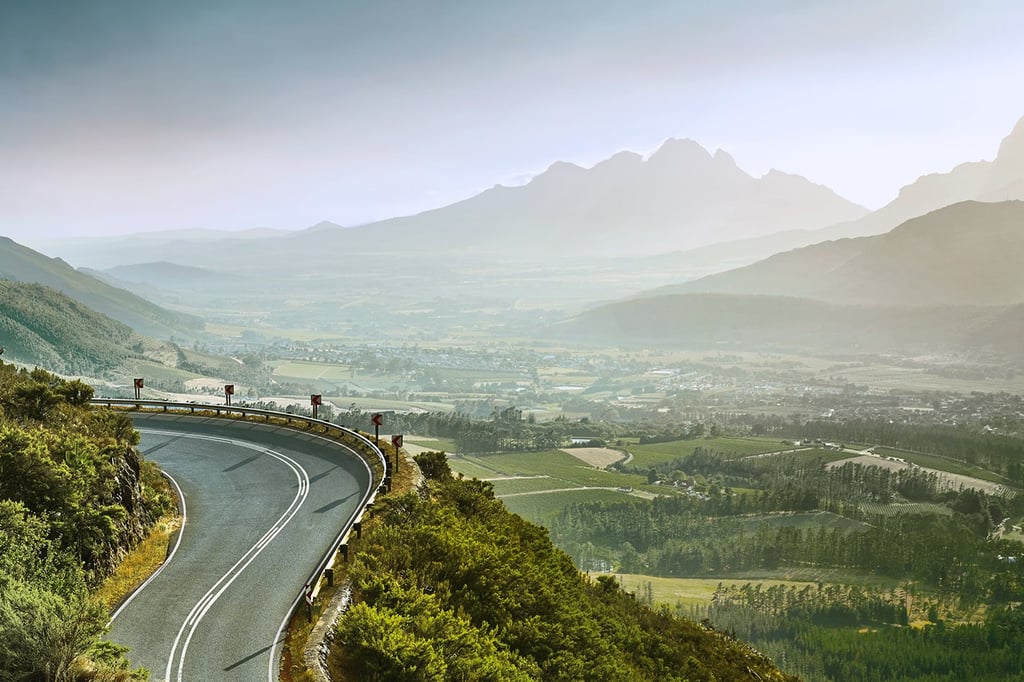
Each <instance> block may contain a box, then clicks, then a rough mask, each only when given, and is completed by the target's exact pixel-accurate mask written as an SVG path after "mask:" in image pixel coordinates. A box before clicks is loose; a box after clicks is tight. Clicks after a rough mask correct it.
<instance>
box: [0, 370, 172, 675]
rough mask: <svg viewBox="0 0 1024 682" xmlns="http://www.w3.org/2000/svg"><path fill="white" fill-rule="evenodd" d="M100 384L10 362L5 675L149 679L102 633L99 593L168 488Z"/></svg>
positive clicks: (3, 462)
mask: <svg viewBox="0 0 1024 682" xmlns="http://www.w3.org/2000/svg"><path fill="white" fill-rule="evenodd" d="M91 398H92V388H91V387H89V386H87V385H86V384H83V383H82V382H80V381H65V380H62V379H59V378H57V377H56V376H54V375H52V374H49V373H48V372H45V371H43V370H39V369H37V370H33V371H31V372H28V371H26V370H20V371H19V370H17V369H16V368H15V367H14V366H13V365H11V364H5V363H3V362H0V679H3V680H53V681H56V682H74V681H78V680H100V679H102V680H108V681H109V682H119V681H121V680H129V679H145V677H146V675H145V672H144V671H130V670H128V667H127V665H128V664H127V661H126V660H125V659H124V657H123V651H122V650H121V649H120V648H119V647H116V646H114V645H112V644H110V643H107V642H103V641H101V640H100V636H101V635H102V634H103V633H104V631H105V629H106V626H105V624H106V621H107V613H106V610H105V609H104V608H103V607H102V606H101V605H100V604H99V603H98V602H96V601H95V600H94V599H93V598H92V597H91V596H90V590H91V589H92V588H95V587H96V586H97V585H98V584H99V582H100V581H101V580H102V579H103V578H104V577H106V576H107V575H109V573H110V572H111V571H112V570H113V567H114V566H115V565H116V564H117V562H118V561H119V560H120V558H121V557H122V556H123V555H124V553H125V552H126V551H127V550H128V549H130V548H131V547H133V546H134V545H136V544H137V543H138V542H139V541H140V540H141V539H142V537H143V535H144V534H145V532H146V528H147V527H148V526H150V525H151V524H152V523H153V522H154V520H155V519H156V518H158V517H159V516H160V515H161V514H163V513H165V512H166V511H167V510H168V509H169V508H170V497H169V490H168V488H167V484H166V482H164V481H163V479H162V478H161V476H160V475H159V473H158V471H157V470H156V468H155V467H154V466H153V465H152V464H150V463H148V462H145V461H143V460H142V459H141V458H140V457H139V455H138V453H137V452H136V450H135V448H134V446H135V445H136V444H137V443H138V433H136V431H135V430H134V428H133V427H132V422H131V418H130V417H128V416H127V415H125V414H123V413H119V412H113V411H110V410H104V409H99V408H91V407H90V406H89V404H88V401H89V400H90V399H91Z"/></svg>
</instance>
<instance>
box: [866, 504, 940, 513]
mask: <svg viewBox="0 0 1024 682" xmlns="http://www.w3.org/2000/svg"><path fill="white" fill-rule="evenodd" d="M860 508H861V511H864V512H867V513H868V514H878V515H880V516H898V515H900V514H942V515H943V516H951V515H952V514H953V510H952V509H950V508H949V507H947V506H946V505H944V504H932V503H930V502H904V503H900V504H882V503H880V502H861V504H860Z"/></svg>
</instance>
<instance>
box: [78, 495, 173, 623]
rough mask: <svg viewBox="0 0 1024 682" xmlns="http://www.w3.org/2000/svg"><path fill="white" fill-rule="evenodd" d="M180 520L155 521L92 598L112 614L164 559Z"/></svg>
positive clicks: (163, 519)
mask: <svg viewBox="0 0 1024 682" xmlns="http://www.w3.org/2000/svg"><path fill="white" fill-rule="evenodd" d="M180 524H181V520H180V519H179V518H178V516H177V515H176V514H174V515H168V516H165V517H163V518H161V519H160V520H159V521H157V522H156V523H155V524H154V525H153V528H152V529H151V530H150V531H149V534H148V535H147V536H146V537H145V538H143V540H142V542H140V543H139V544H138V546H137V547H135V549H133V550H132V551H131V552H130V553H129V554H128V556H126V557H125V558H124V559H123V560H122V561H121V563H120V564H118V566H117V568H116V569H115V570H114V573H113V575H111V576H110V577H109V578H107V579H106V580H104V581H103V584H102V585H100V587H99V589H98V590H96V593H95V596H96V598H97V599H99V600H100V601H101V602H102V603H103V605H104V606H105V607H106V608H107V610H108V611H113V610H114V609H115V608H117V606H118V605H119V604H120V603H121V602H122V601H124V600H125V599H126V598H127V597H128V595H130V594H131V593H132V592H133V591H134V590H135V589H136V588H137V587H138V586H139V585H141V584H142V583H143V582H144V581H145V580H146V579H147V578H148V577H149V576H151V575H152V574H153V572H154V571H156V570H157V569H158V568H160V565H161V564H163V562H164V560H165V559H166V558H167V551H168V547H169V546H170V542H171V538H173V537H174V532H175V531H176V530H177V529H178V528H179V526H180Z"/></svg>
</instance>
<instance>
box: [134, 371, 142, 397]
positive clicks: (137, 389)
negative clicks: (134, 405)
mask: <svg viewBox="0 0 1024 682" xmlns="http://www.w3.org/2000/svg"><path fill="white" fill-rule="evenodd" d="M141 393H142V378H141V377H140V378H138V379H136V380H135V399H136V400H138V399H139V396H140V395H141Z"/></svg>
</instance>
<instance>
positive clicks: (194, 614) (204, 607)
mask: <svg viewBox="0 0 1024 682" xmlns="http://www.w3.org/2000/svg"><path fill="white" fill-rule="evenodd" d="M146 432H147V433H154V434H161V435H176V436H184V437H185V438H196V439H199V440H209V441H215V442H224V443H229V444H232V445H235V446H238V447H241V448H246V449H249V450H255V451H257V452H261V453H263V454H268V455H270V456H272V457H274V458H275V459H277V460H278V461H281V462H283V463H285V464H286V465H287V466H288V467H289V468H290V469H291V470H292V472H293V473H294V474H295V477H296V479H297V480H298V483H299V485H298V488H299V490H298V492H297V493H296V496H295V498H293V499H292V502H291V503H290V504H289V505H288V508H287V509H286V510H285V512H284V513H283V514H282V515H281V517H279V518H278V520H277V521H276V522H274V524H273V526H271V528H270V529H269V530H268V531H267V533H265V534H264V536H263V537H262V538H260V540H259V541H257V543H256V545H254V546H253V547H250V548H249V549H248V550H247V551H246V552H245V553H244V554H243V555H242V557H241V558H240V559H239V560H238V561H237V562H235V564H234V565H233V566H232V567H231V568H230V569H229V570H228V572H227V573H225V574H224V575H223V576H221V577H220V579H218V580H217V582H216V583H214V585H213V586H212V587H211V588H210V589H209V590H208V591H207V592H206V594H204V595H203V597H202V598H201V599H200V600H199V601H198V602H197V603H196V604H195V605H194V606H193V607H192V609H191V610H190V611H189V614H188V616H186V618H185V622H184V623H182V625H181V628H180V629H179V630H178V634H177V636H176V637H175V638H174V642H173V644H172V645H171V652H170V656H169V658H168V661H167V668H166V669H165V673H166V677H165V679H166V680H168V681H169V680H171V679H172V676H171V673H172V670H173V668H174V659H175V653H176V651H177V649H178V645H179V643H180V642H181V637H182V635H183V634H184V633H185V628H187V627H188V626H189V624H190V623H191V624H192V627H191V629H190V631H189V635H188V637H187V639H186V641H185V643H184V645H183V646H182V651H181V654H180V656H179V657H178V674H177V679H178V680H181V679H182V676H183V673H184V662H185V652H186V651H187V648H188V642H189V641H191V639H192V635H193V634H194V633H195V630H196V628H197V627H198V625H199V621H201V620H202V618H203V616H205V615H206V612H207V611H208V610H209V608H210V607H211V606H212V605H213V603H214V602H216V601H217V599H218V598H219V597H220V596H221V594H223V592H224V590H226V589H227V588H228V586H230V585H231V583H233V582H234V581H235V579H236V578H238V576H239V575H241V573H242V572H243V571H244V570H245V569H246V568H247V567H248V566H249V564H250V563H252V561H253V560H255V558H256V556H258V555H259V554H260V553H261V552H262V551H263V547H260V546H259V545H260V543H263V542H264V540H265V539H266V537H267V535H268V534H272V535H273V536H276V535H277V534H278V533H280V531H281V530H283V528H284V527H285V526H286V525H287V524H288V522H289V521H291V519H292V517H294V516H295V514H297V513H298V510H299V508H301V507H302V504H303V503H304V502H305V499H306V496H307V495H308V493H309V483H308V480H309V477H308V474H307V473H306V470H305V469H303V468H302V466H301V465H300V464H299V463H298V462H296V461H294V460H292V459H291V458H290V457H288V456H286V455H283V454H281V453H278V452H275V451H273V450H271V449H269V448H265V447H262V446H259V445H255V444H252V443H249V442H247V441H241V440H238V439H232V438H223V437H219V436H204V435H198V434H182V433H180V432H176V431H171V432H168V431H160V430H156V429H148V430H146ZM300 471H301V472H302V473H301V474H300V473H299V472H300ZM303 477H305V480H303ZM300 498H301V499H300ZM296 501H298V505H297V506H296ZM293 507H294V509H293ZM289 514H290V515H289ZM285 516H288V519H287V520H285V521H284V523H283V524H282V519H284V517H285ZM271 539H272V538H271ZM265 546H266V545H265V544H264V547H265ZM254 551H255V554H253V556H252V557H250V558H249V560H248V561H246V557H248V556H249V555H250V554H252V553H253V552H254ZM243 562H245V565H244V566H241V568H239V565H240V564H242V563H243ZM235 569H238V572H237V573H236V574H235V575H234V576H233V577H231V578H230V580H228V582H227V584H225V585H223V586H222V587H221V588H220V590H219V591H218V586H220V585H221V583H222V582H224V580H225V579H227V578H228V577H229V576H231V574H232V573H233V572H234V571H235Z"/></svg>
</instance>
